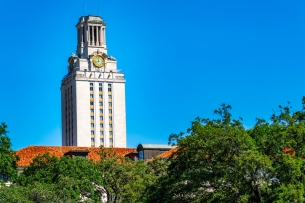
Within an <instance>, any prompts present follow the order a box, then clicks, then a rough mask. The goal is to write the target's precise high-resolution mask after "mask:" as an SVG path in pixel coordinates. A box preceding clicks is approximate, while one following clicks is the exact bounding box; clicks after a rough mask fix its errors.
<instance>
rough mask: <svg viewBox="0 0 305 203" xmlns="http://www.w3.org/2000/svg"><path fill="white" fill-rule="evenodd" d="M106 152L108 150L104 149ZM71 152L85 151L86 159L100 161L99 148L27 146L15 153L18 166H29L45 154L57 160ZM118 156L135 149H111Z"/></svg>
mask: <svg viewBox="0 0 305 203" xmlns="http://www.w3.org/2000/svg"><path fill="white" fill-rule="evenodd" d="M105 149H106V150H107V149H109V148H105ZM71 150H87V151H89V153H88V159H92V160H94V161H98V160H100V156H99V150H100V148H99V147H75V146H29V147H26V148H23V149H20V150H18V151H17V155H19V157H20V160H19V161H18V162H17V164H18V166H29V165H30V163H31V162H32V160H33V159H34V158H35V157H36V156H38V155H43V154H45V153H49V154H50V155H51V156H56V157H57V158H60V157H62V156H63V155H64V154H65V153H66V152H69V151H71ZM112 150H113V151H115V152H116V154H117V155H119V156H125V155H127V154H129V153H132V152H135V151H136V149H135V148H112Z"/></svg>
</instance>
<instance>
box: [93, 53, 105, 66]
mask: <svg viewBox="0 0 305 203" xmlns="http://www.w3.org/2000/svg"><path fill="white" fill-rule="evenodd" d="M92 62H93V64H94V65H95V66H96V67H98V68H101V67H103V66H104V65H105V58H104V56H103V55H101V54H96V55H94V56H93V58H92Z"/></svg>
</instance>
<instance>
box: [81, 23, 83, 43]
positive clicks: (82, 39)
mask: <svg viewBox="0 0 305 203" xmlns="http://www.w3.org/2000/svg"><path fill="white" fill-rule="evenodd" d="M83 46H84V26H83V25H82V26H81V47H83Z"/></svg>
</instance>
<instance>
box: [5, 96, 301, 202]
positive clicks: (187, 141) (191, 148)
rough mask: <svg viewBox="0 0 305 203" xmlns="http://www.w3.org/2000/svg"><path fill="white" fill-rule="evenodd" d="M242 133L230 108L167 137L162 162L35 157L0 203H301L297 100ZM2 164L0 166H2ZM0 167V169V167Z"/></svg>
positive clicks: (105, 156) (108, 156) (10, 155)
mask: <svg viewBox="0 0 305 203" xmlns="http://www.w3.org/2000/svg"><path fill="white" fill-rule="evenodd" d="M302 104H303V107H302V109H301V110H298V111H293V109H292V107H291V106H290V104H289V103H288V105H287V106H279V110H278V111H276V112H274V113H273V114H272V115H271V118H270V120H268V121H267V120H263V119H257V120H256V123H255V125H254V126H253V127H252V128H250V129H246V128H245V127H244V125H243V121H242V118H238V119H234V117H233V116H232V115H231V113H230V111H231V109H232V107H231V106H230V105H226V104H222V105H221V106H220V108H219V109H217V110H215V111H214V113H215V115H216V117H215V118H212V119H210V118H197V119H195V120H194V121H193V122H192V123H191V127H190V128H189V129H187V131H186V133H178V134H172V135H170V137H169V143H170V144H172V145H175V146H176V147H177V150H175V151H174V152H173V153H172V155H171V156H170V157H169V158H168V159H165V160H164V159H161V158H158V157H157V158H154V159H153V160H151V161H148V162H143V161H132V160H130V159H129V158H126V157H121V156H118V155H117V154H116V153H115V151H113V150H111V149H110V150H109V149H104V148H101V149H100V157H101V160H100V161H98V162H93V161H91V160H87V159H82V158H71V157H69V156H64V157H62V158H56V157H52V156H50V155H49V154H44V155H40V156H38V157H36V158H35V159H34V160H33V162H32V164H31V165H30V166H29V167H27V168H26V169H25V170H24V173H23V174H21V175H20V176H19V177H18V178H15V179H14V184H13V185H12V186H10V187H6V186H4V185H2V186H1V189H0V202H101V201H104V202H143V203H144V202H147V203H150V202H154V203H158V202H160V203H161V202H162V203H166V202H179V203H180V202H182V203H183V202H195V203H196V202H210V203H212V202H215V203H216V202H244V203H246V202H251V203H252V202H263V203H269V202H270V203H271V202H278V203H280V202H305V187H304V184H305V146H304V141H305V140H304V139H305V97H304V98H303V101H302ZM6 128H7V127H6V125H5V124H3V123H2V125H1V127H0V135H1V137H0V138H1V139H0V154H1V156H0V159H1V160H4V161H5V160H8V163H10V164H8V165H7V164H1V163H2V162H0V171H1V173H2V174H5V175H6V176H9V177H15V174H16V160H18V157H16V156H15V153H14V152H13V151H12V150H11V144H10V141H9V138H8V137H7V136H6V133H7V131H6ZM3 157H5V158H3ZM1 160H0V161H1Z"/></svg>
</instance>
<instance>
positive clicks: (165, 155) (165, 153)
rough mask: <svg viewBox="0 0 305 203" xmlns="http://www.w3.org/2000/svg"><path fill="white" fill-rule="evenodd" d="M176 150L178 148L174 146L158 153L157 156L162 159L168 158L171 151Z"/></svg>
mask: <svg viewBox="0 0 305 203" xmlns="http://www.w3.org/2000/svg"><path fill="white" fill-rule="evenodd" d="M177 150H178V147H175V148H173V149H171V150H169V151H166V152H164V153H162V154H159V155H158V156H157V157H161V158H163V159H168V158H169V157H170V156H171V155H172V153H174V152H176V151H177Z"/></svg>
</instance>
